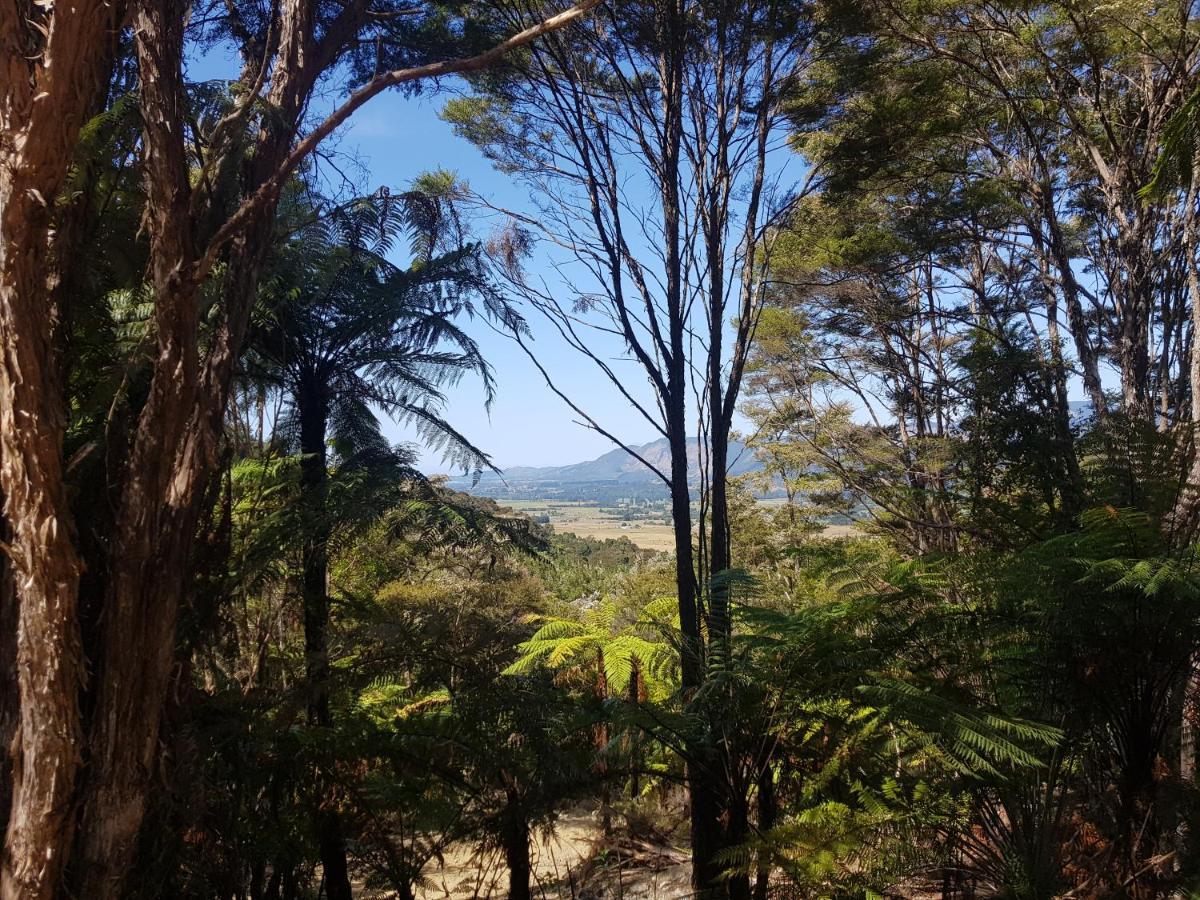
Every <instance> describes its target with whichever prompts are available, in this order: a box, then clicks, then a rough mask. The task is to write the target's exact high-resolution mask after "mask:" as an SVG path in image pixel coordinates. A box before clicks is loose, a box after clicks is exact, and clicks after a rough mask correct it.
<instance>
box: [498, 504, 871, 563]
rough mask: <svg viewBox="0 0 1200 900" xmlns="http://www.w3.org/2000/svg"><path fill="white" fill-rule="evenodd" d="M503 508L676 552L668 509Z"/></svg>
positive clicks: (830, 529) (574, 530) (562, 527)
mask: <svg viewBox="0 0 1200 900" xmlns="http://www.w3.org/2000/svg"><path fill="white" fill-rule="evenodd" d="M497 502H498V503H500V505H501V506H507V507H509V508H510V509H515V510H518V511H519V512H522V513H524V514H525V515H527V516H530V517H531V518H534V519H538V520H540V521H543V522H545V524H548V525H550V527H552V528H553V529H554V530H555V531H557V532H559V533H569V534H575V535H578V536H579V537H590V538H596V539H597V540H605V539H608V538H628V539H629V540H630V541H631V542H632V543H634V544H636V545H637V546H638V547H641V548H642V549H643V550H659V551H661V550H674V549H675V534H674V530H673V529H672V527H671V520H670V518H669V515H668V514H667V513H666V511H665V509H661V510H656V511H649V512H646V511H642V510H638V511H636V513H635V514H637V515H644V516H645V518H639V519H633V520H625V519H624V518H623V517H622V512H623V510H618V509H616V508H613V507H604V506H599V505H597V504H595V503H589V502H587V501H582V500H499V501H497ZM759 502H760V503H763V504H764V505H778V504H781V503H783V502H784V501H783V500H760V501H759ZM854 530H855V529H854V526H853V525H847V524H838V525H827V526H826V527H825V529H824V531H823V532H822V534H823V535H824V536H825V537H831V538H837V537H848V536H849V535H851V534H853V533H854Z"/></svg>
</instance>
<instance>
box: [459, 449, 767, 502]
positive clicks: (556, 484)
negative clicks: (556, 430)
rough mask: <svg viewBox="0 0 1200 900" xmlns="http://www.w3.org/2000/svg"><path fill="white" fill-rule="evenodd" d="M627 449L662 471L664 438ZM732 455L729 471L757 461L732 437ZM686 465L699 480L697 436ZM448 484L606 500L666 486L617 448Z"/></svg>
mask: <svg viewBox="0 0 1200 900" xmlns="http://www.w3.org/2000/svg"><path fill="white" fill-rule="evenodd" d="M631 449H633V450H634V451H635V452H636V453H638V454H639V455H640V456H642V457H643V458H644V459H645V460H646V461H647V462H649V463H651V464H652V465H654V466H656V467H658V468H659V469H661V470H663V471H666V469H667V468H669V466H670V465H671V453H670V450H669V448H668V446H667V441H666V439H665V438H660V439H659V440H656V441H651V442H649V443H646V444H636V445H634V446H633V447H632V448H631ZM729 456H730V459H731V460H732V464H731V466H730V469H729V471H730V474H731V475H742V474H744V473H746V472H751V471H754V470H755V469H757V468H758V467H759V463H758V461H757V460H756V459H755V458H754V456H753V454H752V453H751V452H750V450H748V449H747V448H746V447H745V445H743V444H742V443H740V442H738V441H732V442H731V443H730V446H729ZM688 457H689V458H688V468H689V470H690V471H691V472H692V473H693V474H692V477H693V483H694V484H698V483H699V475H700V461H699V441H698V440H697V439H696V438H692V439H691V440H690V441H689V442H688ZM449 485H450V486H451V487H453V488H456V489H458V490H467V491H470V492H471V493H473V494H480V495H483V496H488V497H498V498H508V499H545V498H554V499H562V500H598V501H603V500H610V499H616V498H620V497H636V498H642V499H654V498H658V497H664V496H666V488H665V487H664V486H663V483H662V481H661V480H660V479H659V478H658V476H657V475H655V474H654V473H653V472H652V471H650V470H649V469H647V468H646V467H645V466H644V465H642V464H641V463H640V462H639V461H638V460H636V459H634V458H633V457H632V456H630V455H629V454H628V453H626V452H625V451H624V450H622V449H620V448H615V449H613V450H610V451H608V452H607V453H604V454H602V455H600V456H598V457H596V458H595V459H590V460H586V461H584V462H577V463H571V464H569V465H565V466H512V467H510V468H508V469H505V470H504V472H503V476H501V475H497V474H496V473H495V472H486V473H484V475H483V476H482V477H481V478H480V479H479V481H478V483H474V484H473V483H472V481H471V479H470V478H463V477H458V478H452V479H450V481H449Z"/></svg>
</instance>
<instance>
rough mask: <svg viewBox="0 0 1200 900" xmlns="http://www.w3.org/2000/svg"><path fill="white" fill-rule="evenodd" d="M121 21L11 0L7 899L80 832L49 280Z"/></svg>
mask: <svg viewBox="0 0 1200 900" xmlns="http://www.w3.org/2000/svg"><path fill="white" fill-rule="evenodd" d="M121 17H122V9H121V4H120V3H117V2H111V3H106V2H101V0H80V2H78V3H74V4H55V5H53V7H51V8H47V7H44V6H37V5H34V4H30V3H25V2H20V0H0V353H2V360H3V364H2V366H0V489H2V490H3V493H4V498H5V506H4V513H5V516H6V518H7V520H8V523H9V526H10V535H11V540H10V551H9V552H10V563H11V565H12V569H13V576H14V582H15V585H16V595H15V605H14V603H13V602H12V599H13V598H9V599H7V600H5V601H4V603H5V605H6V606H7V608H8V610H7V611H8V614H9V615H10V616H12V614H13V613H15V626H16V627H15V639H16V642H15V647H14V648H13V649H14V650H15V657H16V660H15V661H16V667H15V671H16V673H17V688H18V694H19V712H18V715H17V716H16V721H17V733H16V734H15V735H13V736H12V737H13V740H12V742H11V745H12V751H13V754H12V757H11V759H10V760H9V761H8V762H7V763H6V767H7V772H8V783H9V784H10V786H11V790H10V792H9V798H8V801H7V805H8V814H7V816H6V831H5V839H4V840H5V843H4V849H3V853H2V854H0V856H2V860H0V897H3V898H9V897H14V898H15V897H21V898H23V900H24V898H30V900H37V898H42V897H50V896H52V895H53V894H54V893H55V892H56V891H57V890H58V888H59V886H60V882H61V878H62V873H63V866H64V864H65V862H66V860H67V858H68V855H69V852H70V847H71V842H72V838H73V835H74V813H75V810H74V806H73V803H72V799H73V794H74V789H75V781H76V777H77V773H78V771H79V764H80V752H79V748H80V736H81V733H82V726H81V722H80V712H79V701H78V697H79V690H80V687H81V685H82V683H83V679H84V668H83V664H82V659H81V649H80V638H79V623H78V619H77V614H76V611H77V603H78V590H79V578H80V574H81V571H82V563H81V561H80V558H79V554H78V552H77V550H76V547H75V544H74V539H73V538H74V535H73V525H72V518H71V514H70V511H69V508H68V505H67V495H66V490H65V486H64V484H63V466H62V440H63V430H64V428H65V424H66V411H65V409H64V407H63V399H62V391H61V378H60V375H59V372H58V370H57V365H56V363H57V361H56V359H55V354H54V347H53V330H54V317H53V316H52V315H51V310H50V306H49V302H48V296H47V273H48V271H49V267H50V266H51V265H52V260H51V259H50V252H49V251H50V243H51V240H50V238H51V233H50V232H51V227H52V223H53V205H54V202H55V200H56V198H57V196H58V194H59V191H60V189H61V187H62V184H63V181H64V179H65V177H66V175H67V172H68V170H69V167H70V165H71V163H72V160H73V153H74V148H75V141H76V138H77V136H78V133H79V129H80V128H81V127H82V125H83V124H84V121H85V120H86V118H87V116H88V113H89V110H90V107H91V103H92V99H93V98H94V96H95V94H96V91H97V86H98V85H101V84H103V83H104V82H105V80H106V78H107V75H108V68H107V67H108V66H109V65H111V48H112V45H113V39H114V33H115V30H116V28H117V25H118V23H119V22H120V19H121ZM11 624H13V623H12V622H10V625H11ZM7 749H8V748H7V747H6V748H5V750H6V751H7Z"/></svg>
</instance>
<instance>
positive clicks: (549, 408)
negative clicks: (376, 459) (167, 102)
mask: <svg viewBox="0 0 1200 900" xmlns="http://www.w3.org/2000/svg"><path fill="white" fill-rule="evenodd" d="M445 99H446V97H445V96H440V95H438V94H434V93H430V94H426V95H424V96H422V97H417V98H406V97H404V96H402V95H400V94H398V93H394V92H393V93H387V94H385V95H383V96H380V97H376V98H375V99H374V100H372V101H371V102H370V103H369V104H367V106H366V107H365V108H364V109H362V110H360V111H359V112H358V114H357V115H356V116H355V117H354V118H353V119H352V120H351V122H350V123H349V124H348V127H347V128H345V129H344V132H343V133H342V135H341V138H340V142H339V144H338V150H339V151H340V152H343V153H346V154H348V155H352V156H355V157H357V159H358V160H359V161H360V162H361V164H362V167H363V169H364V170H365V176H364V177H365V183H366V186H367V187H368V189H375V188H377V187H379V186H380V185H388V186H389V187H392V188H400V187H403V186H405V185H406V184H407V183H408V182H409V181H411V180H412V179H413V178H414V177H415V176H417V175H419V174H420V173H421V172H423V171H427V170H430V169H448V170H450V171H453V172H455V173H456V174H457V175H458V176H459V177H460V178H462V179H464V180H466V181H467V182H468V183H469V184H470V185H471V187H472V188H473V189H474V190H475V191H476V192H478V193H479V194H481V195H482V196H484V197H485V198H487V199H488V200H489V201H491V202H493V203H495V204H497V205H499V206H503V207H506V208H510V209H516V210H520V211H525V210H528V209H529V204H528V201H527V198H526V194H525V191H524V190H523V189H522V187H521V186H520V185H518V184H516V183H514V182H513V181H512V180H511V179H510V178H509V177H507V176H505V175H502V174H500V173H498V172H496V171H495V170H494V169H493V168H492V166H491V164H490V163H489V162H488V161H487V160H486V159H484V158H483V156H482V155H481V154H480V153H479V151H478V150H476V149H475V147H473V146H472V145H471V144H469V143H468V142H467V141H465V140H463V139H461V138H458V137H456V136H455V134H454V132H453V129H452V128H451V127H450V126H449V125H448V124H446V123H445V122H443V121H442V120H441V119H440V118H439V117H438V110H439V109H440V108H441V106H442V104H443V103H444V102H445ZM485 227H486V224H485ZM481 236H482V235H481ZM398 261H399V260H398ZM532 265H533V266H536V265H537V261H536V257H535V259H534V260H533V261H532ZM527 318H528V321H529V324H530V327H531V329H532V331H533V336H534V346H535V348H536V349H537V352H538V355H539V357H540V358H541V359H542V360H543V363H544V364H545V365H546V367H547V368H548V369H549V370H550V371H552V372H553V373H554V376H555V378H556V381H558V382H559V384H560V387H562V388H563V390H564V391H565V392H566V393H567V394H568V395H569V396H572V397H581V398H586V400H587V403H586V407H585V408H586V409H587V410H588V412H589V413H590V414H592V415H594V416H596V417H597V418H598V419H599V420H600V421H601V423H602V424H604V425H605V427H606V428H609V429H611V430H612V431H613V433H615V434H617V435H618V436H619V437H621V438H622V439H623V440H626V441H630V442H634V443H641V442H644V441H649V440H653V439H654V438H655V437H656V435H655V434H654V433H653V432H652V431H651V430H650V429H649V427H648V426H647V425H646V423H645V422H644V421H639V420H638V418H637V417H636V415H631V414H630V411H629V408H628V406H627V404H626V402H625V401H624V400H623V399H622V398H621V397H620V396H619V395H617V394H616V392H615V391H613V390H611V389H608V388H607V386H606V385H603V384H602V383H601V382H600V381H598V379H597V373H596V372H595V370H594V369H593V367H592V364H591V363H590V362H588V361H586V360H583V359H581V358H579V357H578V356H577V355H576V354H575V353H574V352H572V351H571V350H570V349H569V348H566V347H564V346H563V345H562V343H561V341H559V340H557V339H556V335H553V334H550V333H548V332H549V329H548V327H547V326H546V324H545V323H544V322H542V321H540V320H539V319H538V318H537V317H536V314H533V313H530V314H529V315H528V316H527ZM467 327H468V330H469V331H470V332H471V333H472V335H473V336H474V337H476V339H477V340H478V341H479V342H480V344H481V345H482V347H483V351H484V356H485V357H486V358H487V359H488V361H489V362H490V363H491V364H492V366H493V368H494V369H495V372H496V381H497V387H498V390H497V395H496V399H495V401H494V402H493V404H492V407H491V411H490V413H489V412H488V411H487V410H486V409H485V408H484V396H483V391H482V388H481V385H480V384H479V383H478V381H475V382H470V381H466V382H464V383H462V384H461V385H459V386H458V387H457V388H454V389H452V392H451V394H450V401H451V402H450V407H449V410H448V413H449V418H450V420H451V421H452V422H453V424H454V425H455V426H456V427H457V428H459V429H460V430H461V431H463V432H464V433H465V434H466V435H467V436H468V437H469V438H471V439H472V440H473V441H474V442H475V443H476V446H478V447H480V448H481V449H483V450H484V451H486V452H487V453H489V454H491V456H492V458H493V459H494V460H495V461H496V463H497V464H498V465H500V466H501V467H505V466H511V465H535V466H540V465H563V464H566V463H573V462H579V461H581V460H585V459H591V458H593V457H595V456H599V455H600V454H601V453H605V452H607V451H608V450H611V449H612V446H613V445H612V444H611V443H610V442H609V441H608V440H607V439H606V438H604V437H603V436H601V435H599V434H597V433H596V432H594V431H592V430H591V429H588V428H585V427H583V426H581V425H578V424H576V422H575V416H574V414H573V413H572V412H571V410H570V409H569V408H568V407H567V406H566V405H565V404H564V403H563V402H562V401H561V400H560V399H559V398H558V397H557V396H555V395H554V394H553V393H552V392H551V391H550V390H549V389H548V388H547V387H546V385H545V383H544V381H543V379H542V377H541V375H540V374H539V373H538V371H537V369H535V368H534V366H533V364H532V363H531V362H530V361H529V359H528V358H527V357H526V355H525V353H524V352H523V351H522V350H521V349H520V347H518V346H517V345H516V344H515V343H514V342H513V341H512V340H511V339H509V338H508V337H505V336H503V335H500V334H497V333H495V332H494V331H493V330H492V329H490V328H489V327H488V326H487V325H486V324H485V323H484V322H483V321H481V320H478V319H477V320H475V321H474V322H471V323H468V325H467ZM613 349H614V350H615V349H616V348H613ZM630 374H631V375H632V376H633V377H637V376H636V373H635V372H632V371H631V372H630ZM390 433H391V434H392V435H393V436H395V437H396V438H397V439H399V438H403V437H405V436H406V435H404V433H403V432H402V431H401V430H400V429H398V428H394V427H393V428H392V429H391V430H390ZM425 463H426V466H427V468H429V470H430V471H437V470H438V468H439V466H438V461H437V459H436V457H428V456H427V457H426V460H425Z"/></svg>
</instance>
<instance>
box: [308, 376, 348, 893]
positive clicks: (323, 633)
mask: <svg viewBox="0 0 1200 900" xmlns="http://www.w3.org/2000/svg"><path fill="white" fill-rule="evenodd" d="M296 406H297V412H298V413H299V416H300V454H301V456H300V490H301V496H302V503H303V505H304V508H305V510H306V518H307V522H306V523H305V525H306V528H307V529H308V533H307V534H306V535H305V539H304V550H303V558H304V561H303V594H304V597H303V600H304V668H305V675H306V677H307V680H308V723H309V725H312V726H315V727H318V728H331V727H332V726H333V712H332V710H331V709H330V703H329V677H330V662H329V591H328V580H329V536H330V528H329V519H328V512H327V509H326V504H325V489H326V482H327V481H328V477H329V463H328V460H327V458H326V447H325V436H326V431H327V429H328V422H329V400H328V398H327V396H326V394H325V389H324V386H323V385H321V384H320V383H319V380H318V377H317V376H316V375H310V377H309V378H307V379H305V381H304V383H302V384H300V385H298V387H297V390H296ZM326 780H327V779H325V778H324V777H322V776H320V775H318V776H317V785H318V788H317V790H318V794H317V796H316V797H314V798H313V800H314V803H315V805H316V807H317V809H318V815H317V838H318V843H319V845H320V851H321V867H322V870H323V871H324V875H325V893H326V894H327V895H328V897H329V900H350V896H351V889H350V875H349V867H348V866H347V863H346V841H345V838H344V836H343V833H342V822H341V816H339V815H338V811H337V808H336V805H335V802H336V801H335V798H334V797H333V796H332V794H333V792H332V790H330V788H329V786H327V785H325V784H324V782H325V781H326Z"/></svg>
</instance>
